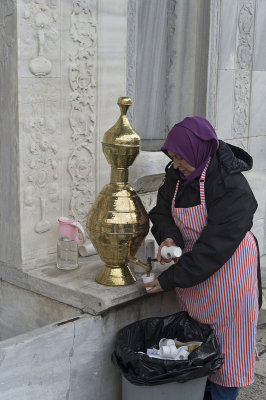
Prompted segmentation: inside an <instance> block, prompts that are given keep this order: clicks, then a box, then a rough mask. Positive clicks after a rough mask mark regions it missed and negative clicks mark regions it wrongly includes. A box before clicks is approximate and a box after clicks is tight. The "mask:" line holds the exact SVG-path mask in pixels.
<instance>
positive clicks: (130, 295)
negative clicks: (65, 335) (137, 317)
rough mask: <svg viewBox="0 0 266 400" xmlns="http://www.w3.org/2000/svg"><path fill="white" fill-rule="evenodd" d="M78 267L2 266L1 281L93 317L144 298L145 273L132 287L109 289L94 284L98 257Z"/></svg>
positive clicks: (83, 260) (98, 266)
mask: <svg viewBox="0 0 266 400" xmlns="http://www.w3.org/2000/svg"><path fill="white" fill-rule="evenodd" d="M79 263H80V267H79V268H78V269H76V270H73V271H62V270H59V269H57V268H56V265H51V264H49V265H45V266H41V267H32V266H19V267H16V266H14V265H8V264H5V263H2V262H1V263H0V279H3V280H4V281H7V282H9V283H11V284H13V285H16V286H18V287H21V288H23V289H27V290H30V291H32V292H34V293H38V294H41V295H43V296H46V297H49V298H50V299H53V300H57V301H60V302H62V303H64V304H67V305H70V306H72V307H76V308H78V309H81V310H82V311H83V312H86V313H89V314H92V315H98V314H102V313H104V312H105V311H106V310H108V309H110V308H112V307H115V306H118V305H120V304H124V303H126V302H128V301H131V300H134V299H137V298H140V297H142V296H146V295H147V294H146V291H145V289H144V288H143V284H142V280H141V275H142V273H144V272H145V271H144V270H143V272H142V273H140V272H136V273H135V275H136V277H137V282H136V283H134V284H133V285H129V286H122V287H110V286H104V285H100V284H98V283H97V282H95V277H96V275H97V274H98V272H99V270H100V268H101V266H102V265H103V262H102V261H101V260H100V258H99V256H98V255H95V256H91V257H84V258H81V259H80V261H79ZM160 270H161V271H162V269H161V268H160ZM155 273H156V269H155Z"/></svg>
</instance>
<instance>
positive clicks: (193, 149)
mask: <svg viewBox="0 0 266 400" xmlns="http://www.w3.org/2000/svg"><path fill="white" fill-rule="evenodd" d="M218 146H219V141H218V139H217V135H216V133H215V130H214V129H213V127H212V126H211V124H210V123H209V122H208V121H207V120H206V119H205V118H203V117H187V118H185V119H184V120H183V121H181V122H179V123H178V124H176V125H175V126H174V127H173V128H172V129H171V131H170V132H169V133H168V136H167V138H166V141H165V143H164V145H163V147H162V148H161V150H162V151H163V152H164V153H165V154H166V155H168V150H170V151H172V152H173V153H175V154H179V155H180V156H181V157H183V158H184V159H185V160H186V161H187V162H188V163H189V164H190V165H192V167H194V168H195V171H194V172H192V173H191V174H190V175H188V176H185V175H183V174H182V173H181V172H180V176H181V178H182V179H183V180H184V184H185V185H186V184H188V183H190V182H192V181H193V180H194V179H196V178H198V177H199V176H200V175H201V173H202V171H203V170H204V167H205V165H206V163H207V161H208V159H209V158H210V157H212V156H213V155H214V153H215V151H216V150H217V148H218ZM168 156H169V155H168ZM170 158H171V157H170Z"/></svg>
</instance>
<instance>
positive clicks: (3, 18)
mask: <svg viewBox="0 0 266 400" xmlns="http://www.w3.org/2000/svg"><path fill="white" fill-rule="evenodd" d="M14 10H15V5H14V1H13V0H1V1H0V63H2V62H4V61H6V60H7V59H8V53H9V47H12V46H13V44H14V42H15V38H14V32H13V31H11V32H7V20H8V18H9V17H11V16H12V15H13V14H14Z"/></svg>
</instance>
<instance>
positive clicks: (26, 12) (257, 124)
mask: <svg viewBox="0 0 266 400" xmlns="http://www.w3.org/2000/svg"><path fill="white" fill-rule="evenodd" d="M191 5H193V6H191ZM0 7H1V9H0V11H1V13H0V15H1V17H0V18H1V26H2V29H1V32H0V35H1V41H0V84H1V94H0V102H1V119H0V130H1V135H0V140H1V143H0V144H1V149H0V151H1V157H0V163H1V165H0V166H1V168H0V171H1V172H0V173H1V183H2V187H4V188H5V190H2V191H1V207H0V238H1V240H0V258H1V260H2V261H4V262H6V263H13V264H14V263H15V264H17V265H19V264H21V263H22V264H23V263H24V264H25V263H28V264H31V263H34V264H36V263H37V264H38V263H39V264H42V263H46V262H47V261H52V260H55V249H56V239H57V217H58V216H60V215H66V216H67V215H68V216H73V217H75V218H76V219H78V220H79V221H81V222H82V223H83V224H84V222H85V217H86V213H87V211H88V209H89V208H90V206H91V204H92V203H93V201H94V199H95V196H96V194H97V193H98V192H99V191H100V189H101V188H102V186H103V185H104V184H105V183H107V182H108V181H109V173H110V168H109V166H108V164H107V162H106V160H105V158H104V156H103V154H102V150H101V140H102V137H103V135H104V133H105V131H106V130H107V129H109V128H110V127H111V126H112V125H113V124H114V123H115V121H116V119H117V118H118V116H119V109H118V107H117V105H116V102H117V98H118V97H119V96H121V95H130V96H132V97H133V100H134V105H133V106H132V107H131V110H130V111H129V115H130V119H131V121H132V124H133V126H134V127H135V128H136V129H137V130H138V131H139V133H140V135H141V137H142V138H143V139H147V138H148V139H152V140H159V141H160V140H161V139H162V138H163V136H164V135H165V134H166V132H167V131H168V129H169V128H170V127H171V126H172V125H173V124H174V123H175V122H176V121H177V120H181V119H182V118H184V117H185V116H187V115H193V114H194V115H195V114H198V115H206V116H207V118H208V119H210V121H211V122H212V123H213V125H214V126H215V128H216V129H217V133H218V136H219V137H220V138H222V139H224V140H226V141H228V142H232V143H235V144H237V145H240V146H242V147H243V148H245V149H247V150H248V151H249V152H250V153H251V155H252V156H253V158H254V169H253V171H252V172H251V173H250V174H247V177H248V179H249V181H250V183H251V186H252V187H253V189H254V190H255V192H256V193H257V197H258V200H259V210H258V213H257V214H256V218H255V222H256V226H255V230H256V232H257V234H258V236H259V240H260V245H261V249H262V250H263V251H264V252H265V248H266V243H265V241H266V239H265V236H266V235H265V234H264V232H265V200H264V194H263V190H262V188H264V187H265V184H264V182H265V178H264V175H265V174H264V171H265V159H266V158H265V151H266V150H265V149H266V146H265V140H266V139H265V138H266V133H265V113H263V95H264V86H265V84H264V83H265V82H264V81H265V73H266V70H265V69H266V66H265V57H264V53H265V50H264V47H263V38H264V34H265V18H264V15H265V11H266V10H265V2H264V1H263V0H237V1H235V2H233V3H232V2H231V1H230V0H200V1H196V0H193V1H191V2H183V1H181V0H168V1H164V0H152V1H150V0H147V1H142V0H128V1H124V0H116V1H112V2H110V1H108V0H101V1H96V0H84V1H82V2H77V1H74V0H57V1H56V0H41V1H38V2H36V1H35V0H28V1H18V0H3V1H2V2H1V6H0ZM152 140H151V141H152ZM166 162H167V158H166V157H165V156H163V155H160V154H159V153H158V152H149V151H147V152H143V153H142V154H141V155H140V156H139V157H138V158H137V160H136V161H135V163H134V164H133V166H132V167H131V168H130V180H131V181H134V180H136V179H137V178H139V177H141V176H143V175H149V174H153V173H160V172H162V173H163V171H164V166H165V164H166ZM36 249H37V250H36Z"/></svg>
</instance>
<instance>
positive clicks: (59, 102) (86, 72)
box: [0, 0, 126, 264]
mask: <svg viewBox="0 0 266 400" xmlns="http://www.w3.org/2000/svg"><path fill="white" fill-rule="evenodd" d="M0 11H1V12H0V15H1V17H0V18H1V27H3V29H2V28H1V31H0V35H1V41H0V43H1V44H0V83H1V124H0V128H1V161H0V162H1V168H0V170H1V175H2V179H3V185H4V187H6V190H5V191H2V193H1V214H0V229H1V240H0V243H1V244H0V246H1V247H0V250H1V251H0V258H1V260H2V261H4V262H7V263H16V264H21V263H28V264H30V263H34V264H38V263H39V264H41V263H46V262H47V261H49V260H50V261H52V260H55V251H56V240H57V236H58V234H57V218H58V217H59V216H61V215H64V216H72V217H74V218H76V219H78V220H79V221H80V222H82V223H83V224H85V218H86V214H87V212H88V210H89V208H90V206H91V204H92V203H93V201H94V199H95V196H96V194H97V192H98V191H99V188H101V187H102V186H103V184H104V183H106V182H107V181H108V180H109V173H110V172H109V167H108V166H107V162H106V160H105V158H104V156H103V154H102V151H101V139H102V137H103V135H104V133H105V131H106V130H107V129H108V128H109V127H110V126H111V125H113V124H114V122H115V121H116V119H117V118H118V116H119V108H118V106H117V104H116V102H117V99H118V97H119V96H121V95H125V72H126V68H125V65H126V63H125V52H126V3H125V2H124V1H123V0H116V1H115V2H110V1H108V0H101V1H97V0H84V1H82V2H79V1H78V2H77V1H74V0H73V1H72V0H41V1H35V0H28V1H19V0H3V1H1V6H0ZM110 77H111V79H110ZM17 106H18V107H17ZM2 153H3V156H2Z"/></svg>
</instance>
